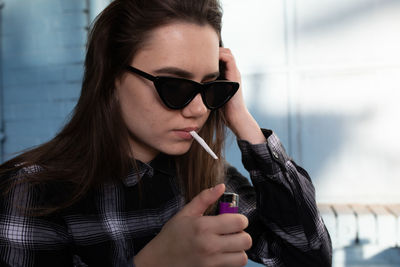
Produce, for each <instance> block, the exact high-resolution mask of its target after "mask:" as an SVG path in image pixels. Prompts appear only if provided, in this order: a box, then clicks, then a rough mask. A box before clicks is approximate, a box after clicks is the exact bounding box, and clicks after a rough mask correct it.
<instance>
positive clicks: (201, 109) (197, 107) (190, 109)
mask: <svg viewBox="0 0 400 267" xmlns="http://www.w3.org/2000/svg"><path fill="white" fill-rule="evenodd" d="M207 112H208V109H207V107H206V106H205V105H204V103H203V99H202V98H201V95H200V93H198V94H197V95H196V96H195V98H193V100H192V101H191V102H190V103H189V105H187V106H186V107H184V108H183V109H182V114H183V116H185V117H200V116H202V115H204V114H206V113H207Z"/></svg>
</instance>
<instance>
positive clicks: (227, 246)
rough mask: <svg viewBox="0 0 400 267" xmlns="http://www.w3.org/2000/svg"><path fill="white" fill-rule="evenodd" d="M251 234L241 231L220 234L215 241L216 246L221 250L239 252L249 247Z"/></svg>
mask: <svg viewBox="0 0 400 267" xmlns="http://www.w3.org/2000/svg"><path fill="white" fill-rule="evenodd" d="M252 243H253V241H252V239H251V236H250V235H249V234H248V233H246V232H244V231H242V232H240V233H236V234H229V235H221V236H220V237H219V238H218V239H217V241H216V246H218V247H220V248H221V251H223V252H240V251H245V250H248V249H250V248H251V246H252Z"/></svg>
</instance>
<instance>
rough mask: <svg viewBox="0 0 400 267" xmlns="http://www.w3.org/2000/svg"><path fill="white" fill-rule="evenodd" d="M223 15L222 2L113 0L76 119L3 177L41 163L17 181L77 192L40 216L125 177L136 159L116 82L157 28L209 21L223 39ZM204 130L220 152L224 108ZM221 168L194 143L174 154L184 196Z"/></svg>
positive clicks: (99, 25)
mask: <svg viewBox="0 0 400 267" xmlns="http://www.w3.org/2000/svg"><path fill="white" fill-rule="evenodd" d="M221 17H222V11H221V7H220V4H219V2H218V0H114V1H113V2H112V3H111V4H110V5H109V6H108V7H107V8H106V9H105V10H104V11H103V12H102V13H101V14H100V15H99V16H98V17H97V18H96V20H95V23H94V24H93V26H92V27H91V30H90V32H89V36H88V46H87V53H86V59H85V73H84V78H83V83H82V90H81V95H80V98H79V100H78V103H77V105H76V107H75V109H74V111H73V113H72V116H71V119H70V120H69V122H68V123H67V124H66V125H65V126H64V128H63V129H62V130H61V131H60V132H59V133H58V134H57V135H56V136H55V137H54V138H53V139H52V140H50V141H49V142H47V143H45V144H42V145H41V146H39V147H37V148H34V149H32V150H29V151H27V152H24V153H22V154H21V155H19V156H17V157H15V158H13V159H11V160H9V161H7V162H6V163H4V164H2V165H1V166H0V176H2V177H5V176H10V174H11V173H16V172H18V170H20V169H22V168H25V167H29V166H38V167H39V168H40V171H37V172H28V173H25V174H24V175H23V177H22V180H21V179H19V180H18V183H21V182H28V183H29V184H34V185H43V184H49V183H50V184H51V183H53V182H62V183H63V184H65V185H66V186H67V187H68V188H71V189H72V191H71V192H72V193H71V195H70V196H69V197H68V198H67V199H65V200H63V201H60V203H57V204H56V205H52V206H45V207H42V209H41V210H37V211H35V214H41V215H43V214H49V213H51V212H53V211H56V210H59V209H63V208H66V207H68V206H70V205H72V204H73V203H75V202H76V201H78V200H79V199H80V198H81V197H83V196H84V195H85V194H86V193H87V192H88V191H89V190H90V189H92V188H94V186H96V185H98V184H100V183H104V182H107V181H113V180H114V181H115V180H116V179H121V178H124V177H126V175H127V174H128V172H129V170H130V169H131V168H133V167H134V166H135V162H134V161H132V159H131V156H130V154H129V152H128V151H129V149H130V148H129V145H128V132H127V128H126V126H125V125H124V122H123V120H122V117H121V113H120V107H119V104H118V101H117V100H116V97H115V88H114V83H115V80H116V79H117V78H119V77H120V76H121V75H122V74H123V73H124V67H125V66H126V65H128V64H129V63H130V62H131V60H132V59H133V57H134V56H135V54H136V52H137V51H138V50H139V49H140V48H141V46H142V45H143V43H144V42H145V41H146V38H147V37H148V35H149V34H150V32H151V31H152V30H154V29H155V28H157V27H160V26H162V25H166V24H168V23H171V22H174V21H184V22H189V23H195V24H199V25H204V24H208V25H211V26H212V27H213V28H214V29H215V31H216V32H217V34H218V36H219V37H220V35H221ZM220 39H221V38H220ZM200 134H201V135H202V136H203V137H204V139H205V140H206V142H207V143H208V144H210V146H211V148H212V149H213V150H214V151H216V153H217V155H218V156H220V157H222V156H223V155H221V153H222V151H223V145H224V138H225V124H224V119H223V113H222V112H221V111H212V112H211V114H210V116H209V118H208V120H207V122H206V124H205V125H204V126H203V129H202V130H201V132H200ZM223 165H224V161H223V160H219V161H215V160H214V159H211V157H210V156H209V155H208V154H207V153H205V152H204V150H203V149H202V148H200V147H199V146H198V145H197V144H196V143H194V144H193V145H192V147H191V148H190V150H189V152H188V153H186V154H185V155H182V156H179V157H176V166H177V171H178V177H179V178H180V181H181V184H182V187H183V190H184V192H185V198H186V201H190V200H191V199H192V198H193V197H194V196H195V195H197V194H198V193H199V192H200V191H201V190H203V189H205V188H208V187H210V186H213V185H215V184H216V183H218V182H220V181H221V180H222V177H223ZM2 180H3V179H2ZM12 186H15V183H14V184H12V185H11V187H10V189H12Z"/></svg>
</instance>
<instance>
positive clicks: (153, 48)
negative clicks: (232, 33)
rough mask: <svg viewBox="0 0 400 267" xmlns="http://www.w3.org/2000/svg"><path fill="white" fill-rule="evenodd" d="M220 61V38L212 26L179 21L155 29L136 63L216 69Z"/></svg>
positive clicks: (137, 54)
mask: <svg viewBox="0 0 400 267" xmlns="http://www.w3.org/2000/svg"><path fill="white" fill-rule="evenodd" d="M218 58H219V37H218V34H217V32H216V31H215V30H214V29H213V28H212V27H211V26H210V25H208V24H205V25H198V24H192V23H182V22H175V23H170V24H168V25H165V26H161V27H158V28H156V29H154V30H153V31H152V32H151V33H150V35H149V37H148V38H147V40H146V42H145V44H144V45H143V47H142V48H141V49H139V51H138V52H137V53H136V55H135V57H134V58H133V60H132V61H133V62H132V63H133V64H135V65H137V64H153V65H157V66H162V65H165V64H169V65H174V66H177V67H181V68H191V67H192V65H193V64H196V65H199V64H200V65H203V66H204V67H206V66H208V68H210V67H212V68H215V66H216V65H218Z"/></svg>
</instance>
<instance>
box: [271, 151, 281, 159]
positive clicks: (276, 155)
mask: <svg viewBox="0 0 400 267" xmlns="http://www.w3.org/2000/svg"><path fill="white" fill-rule="evenodd" d="M272 155H273V156H274V158H276V159H279V155H278V153H277V152H276V151H272Z"/></svg>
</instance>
